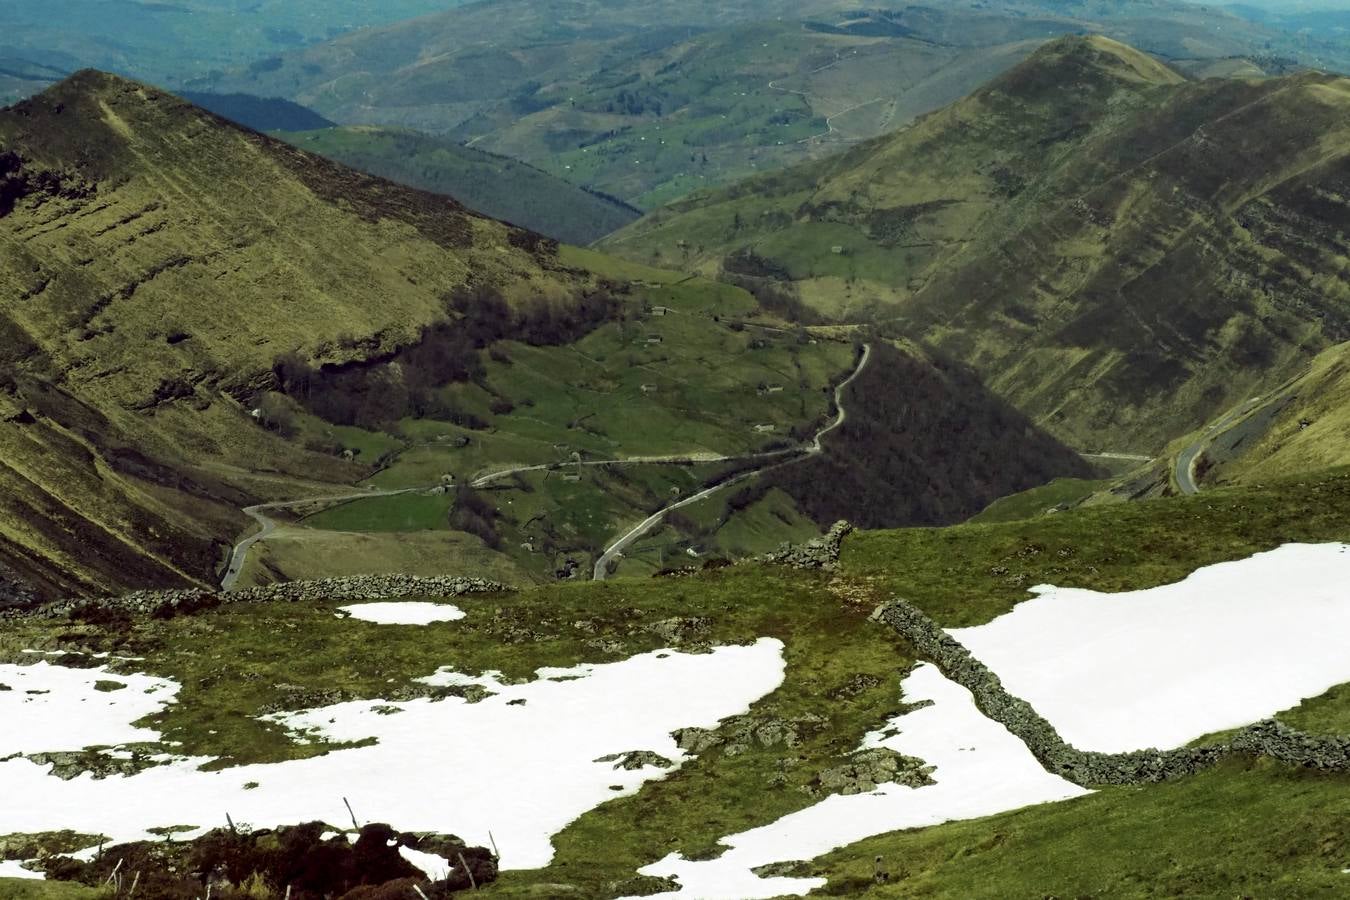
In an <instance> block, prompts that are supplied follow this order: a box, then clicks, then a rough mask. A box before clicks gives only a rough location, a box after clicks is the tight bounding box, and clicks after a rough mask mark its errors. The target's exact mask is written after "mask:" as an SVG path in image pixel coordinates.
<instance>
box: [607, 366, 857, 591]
mask: <svg viewBox="0 0 1350 900" xmlns="http://www.w3.org/2000/svg"><path fill="white" fill-rule="evenodd" d="M871 358H872V345H871V344H864V345H863V352H862V358H861V359H859V360H858V366H857V368H855V369H854V370H853V372H852V373H851V374H850V375H849V376H848V377H847V378H845V379H844V380H843V381H841V382H839V385H838V386H837V387H835V389H834V406H835V409H836V410H837V412H836V414H835V417H834V420H833V421H832V422H830V424H828V425H826V426H825V427H824V428H822V429H821V430H820V431H818V432H816V436H815V438H814V440H812V441H811V443H809V444H807V445H805V446H803V447H800V448H797V449H793V450H780V451H777V452H776V453H771V454H764V453H761V454H755V455H753V456H749V457H744V456H743V457H731V458H729V459H728V461H733V460H744V459H755V458H763V457H765V456H775V455H777V456H785V455H789V454H792V455H794V456H795V457H796V458H794V459H790V460H787V461H785V462H780V463H775V464H772V465H767V466H762V467H760V468H758V469H751V470H750V471H748V472H742V473H740V474H739V475H736V476H735V477H733V478H729V479H727V480H726V481H723V482H721V483H720V484H715V485H713V486H712V487H710V488H706V489H704V490H702V491H700V492H698V493H697V494H694V495H693V496H690V497H686V498H685V499H683V500H680V501H678V502H676V503H672V504H670V505H669V506H667V507H664V508H663V509H660V510H657V511H656V512H655V513H652V514H651V515H650V516H648V517H647V518H646V519H643V520H642V522H640V523H639V524H638V525H637V526H636V527H635V528H633V529H632V530H631V531H629V532H627V533H626V534H624V536H623V537H621V538H619V539H618V540H617V541H615V542H614V543H613V544H611V545H610V546H609V547H608V548H607V549H606V550H605V552H604V553H603V554H601V555H600V558H599V559H597V560H596V561H595V569H594V571H593V572H592V573H591V574H592V577H593V578H594V580H596V581H604V580H605V579H606V578H607V577H608V576H609V565H610V563H611V562H613V561H614V560H616V559H618V558H619V557H620V556H622V555H623V552H624V551H625V550H627V549H628V548H629V547H630V546H632V545H633V543H634V542H635V541H637V540H638V539H639V538H641V537H642V536H643V535H645V534H647V533H648V532H649V531H651V530H652V529H653V528H655V527H656V526H657V525H659V524H660V523H661V522H662V521H663V520H664V519H665V518H666V516H668V515H669V514H670V513H672V512H674V511H675V510H677V509H681V508H683V507H685V506H690V505H692V504H694V503H698V502H699V501H700V500H706V499H707V498H708V497H711V496H712V495H713V494H716V493H717V492H719V491H722V490H725V489H726V488H729V487H731V486H732V485H735V484H739V483H741V482H742V481H746V480H748V479H750V478H754V477H756V476H758V475H763V474H764V473H765V472H768V471H770V470H771V469H775V468H777V467H778V466H782V465H787V464H788V463H789V462H797V461H798V460H799V459H804V458H806V457H808V456H816V455H818V454H820V453H823V452H824V451H825V447H824V444H823V443H822V441H823V439H824V438H825V436H826V435H827V434H829V433H830V432H832V431H834V430H835V429H836V428H838V427H839V426H840V425H843V424H844V422H845V421H847V420H848V410H847V409H846V408H845V407H844V391H845V390H847V389H848V387H849V385H851V384H852V383H853V382H854V381H855V380H856V379H857V378H858V376H859V375H861V374H862V371H863V369H865V368H866V367H867V363H868V362H869V361H870V360H871Z"/></svg>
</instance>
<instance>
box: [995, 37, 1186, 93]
mask: <svg viewBox="0 0 1350 900" xmlns="http://www.w3.org/2000/svg"><path fill="white" fill-rule="evenodd" d="M1184 81H1186V77H1185V76H1184V75H1182V74H1181V73H1180V72H1177V71H1175V70H1174V69H1172V68H1170V67H1168V66H1167V65H1164V64H1163V63H1162V62H1160V61H1158V60H1157V59H1155V58H1154V57H1152V56H1149V55H1148V54H1147V53H1144V52H1143V51H1141V50H1137V49H1135V48H1134V47H1130V46H1128V45H1126V44H1122V43H1120V42H1119V41H1114V40H1112V39H1111V38H1108V37H1104V36H1102V35H1099V34H1089V35H1068V36H1066V37H1062V38H1057V39H1055V40H1053V41H1050V42H1048V43H1046V44H1045V45H1044V46H1042V47H1041V48H1040V49H1038V50H1037V51H1036V52H1035V53H1033V54H1032V55H1031V56H1029V57H1028V58H1027V59H1026V60H1025V61H1023V62H1022V63H1021V64H1020V65H1017V66H1015V67H1014V68H1012V69H1011V70H1009V71H1008V72H1007V73H1005V74H1004V75H1003V76H1002V77H1000V78H998V79H995V81H994V82H993V83H992V84H991V85H990V87H991V89H994V90H1000V89H1002V90H1005V91H1010V90H1018V91H1021V90H1026V89H1028V88H1031V89H1051V88H1053V89H1062V88H1063V87H1065V86H1067V85H1071V84H1075V83H1084V82H1086V83H1098V84H1116V85H1130V86H1147V85H1174V84H1181V83H1182V82H1184Z"/></svg>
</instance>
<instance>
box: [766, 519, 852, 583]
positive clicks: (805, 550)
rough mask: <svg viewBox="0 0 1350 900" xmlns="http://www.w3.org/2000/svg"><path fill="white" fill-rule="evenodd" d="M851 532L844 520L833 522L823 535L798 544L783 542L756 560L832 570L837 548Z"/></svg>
mask: <svg viewBox="0 0 1350 900" xmlns="http://www.w3.org/2000/svg"><path fill="white" fill-rule="evenodd" d="M852 533H853V526H852V525H850V524H849V523H848V522H845V521H842V520H841V521H838V522H835V523H834V525H832V526H830V530H829V531H828V532H826V533H825V534H824V535H823V536H821V537H818V538H815V539H813V540H810V541H807V542H806V543H805V544H802V545H800V546H793V545H792V544H784V545H783V546H781V547H779V548H778V549H777V550H775V551H774V552H772V553H769V554H767V555H765V556H761V557H760V558H759V559H757V560H755V561H756V562H766V563H772V564H774V565H780V566H790V567H792V568H794V569H823V570H825V571H827V572H832V571H834V570H835V569H837V568H839V550H840V548H841V547H842V546H843V543H844V538H846V537H848V536H849V535H850V534H852Z"/></svg>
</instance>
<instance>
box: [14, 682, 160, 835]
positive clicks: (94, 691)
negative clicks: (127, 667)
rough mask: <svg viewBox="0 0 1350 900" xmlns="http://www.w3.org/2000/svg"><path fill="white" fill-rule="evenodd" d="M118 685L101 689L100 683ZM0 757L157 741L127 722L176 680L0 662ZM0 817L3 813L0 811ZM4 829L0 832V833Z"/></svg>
mask: <svg viewBox="0 0 1350 900" xmlns="http://www.w3.org/2000/svg"><path fill="white" fill-rule="evenodd" d="M100 681H102V682H113V683H116V684H120V685H122V688H120V689H118V690H112V691H100V690H99V689H98V688H97V687H96V685H97V684H98V683H99V682H100ZM0 684H2V685H5V686H6V687H8V688H10V690H7V691H6V690H0V723H4V724H3V727H0V757H5V756H10V755H12V754H15V753H54V752H64V751H76V750H83V749H84V748H86V747H98V746H111V745H114V744H127V743H138V742H153V741H157V740H159V734H158V733H157V732H155V731H151V730H150V729H147V728H137V727H135V726H133V725H132V724H130V723H132V722H135V721H136V720H138V719H141V718H144V717H145V716H149V715H153V714H155V713H157V712H159V711H160V710H161V709H163V708H164V707H165V706H167V705H168V704H169V703H171V702H172V701H173V700H174V698H175V697H176V696H177V694H178V685H177V684H175V683H174V682H172V681H166V680H164V679H162V678H152V677H150V676H148V675H115V674H113V673H112V672H109V671H108V669H107V667H106V666H101V667H99V668H97V669H69V668H66V667H65V666H54V665H52V664H51V663H48V662H46V661H45V660H44V661H42V662H38V663H34V664H33V665H31V666H19V665H9V664H5V665H0ZM0 817H3V814H0ZM6 833H8V832H5V831H0V834H6Z"/></svg>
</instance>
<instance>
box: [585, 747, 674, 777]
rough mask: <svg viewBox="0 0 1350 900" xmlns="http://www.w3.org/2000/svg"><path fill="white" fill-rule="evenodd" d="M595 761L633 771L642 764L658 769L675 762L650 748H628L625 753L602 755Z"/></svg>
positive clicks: (667, 767) (672, 764) (669, 766)
mask: <svg viewBox="0 0 1350 900" xmlns="http://www.w3.org/2000/svg"><path fill="white" fill-rule="evenodd" d="M596 762H607V763H614V768H616V769H623V770H625V771H627V772H635V771H637V770H638V769H641V768H643V767H644V766H655V767H656V768H658V769H669V768H671V767H673V766H674V765H675V763H673V762H671V761H670V760H668V759H666V758H665V757H664V756H662V755H661V754H659V753H653V752H652V751H650V750H629V751H628V752H627V753H611V754H610V755H609V756H602V757H600V758H599V759H597V760H596Z"/></svg>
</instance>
